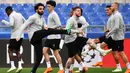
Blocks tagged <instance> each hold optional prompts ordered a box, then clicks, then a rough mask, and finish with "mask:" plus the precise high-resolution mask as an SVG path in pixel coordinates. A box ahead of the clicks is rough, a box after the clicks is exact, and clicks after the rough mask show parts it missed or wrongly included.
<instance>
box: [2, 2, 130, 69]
mask: <svg viewBox="0 0 130 73" xmlns="http://www.w3.org/2000/svg"><path fill="white" fill-rule="evenodd" d="M46 1H48V0H0V44H1V45H0V47H1V49H2V51H0V54H1V55H0V57H2V58H3V59H1V60H0V67H9V66H8V65H7V64H9V58H8V55H7V46H8V41H9V39H10V31H11V28H10V27H8V26H6V25H4V24H2V23H1V20H2V19H4V20H7V21H9V18H8V16H7V15H6V13H5V8H6V7H7V6H9V5H11V6H12V7H13V9H14V10H15V11H17V12H20V13H21V14H22V15H23V16H24V17H25V18H26V19H28V17H29V16H30V15H33V14H34V13H35V12H34V7H33V6H34V5H35V4H36V3H39V2H40V3H44V4H45V3H46ZM55 1H56V3H57V6H56V7H55V11H56V12H57V13H58V15H59V17H60V20H61V23H62V25H63V26H65V25H66V21H67V19H68V18H69V17H70V16H69V13H70V10H71V8H72V7H75V6H80V7H81V8H82V9H83V16H84V17H85V19H86V21H87V22H88V23H89V24H90V27H88V29H87V30H86V31H87V32H88V34H87V37H89V38H97V37H99V36H102V35H104V33H103V32H104V25H105V24H106V22H107V19H108V16H107V15H106V13H105V7H106V5H110V4H112V3H113V2H119V3H120V7H119V11H120V12H121V14H122V16H123V19H124V23H125V25H126V28H127V31H126V35H125V38H126V39H125V52H126V55H128V58H129V59H130V54H129V48H130V45H129V42H130V39H129V38H130V29H129V28H130V0H55ZM43 17H44V18H45V19H46V22H47V17H48V11H47V9H46V8H45V11H44V15H43ZM25 39H27V40H25V41H24V42H23V48H24V50H23V53H24V54H23V56H24V57H23V60H24V66H26V67H30V66H31V65H30V64H33V63H34V58H33V57H34V53H32V52H33V50H34V49H33V48H32V46H30V44H29V42H28V36H27V34H26V33H25ZM28 48H31V49H28ZM61 53H62V54H61V56H62V58H63V63H65V62H66V58H67V56H65V54H67V51H66V50H64V49H63V50H61ZM32 56H33V57H32ZM30 57H31V59H30ZM51 57H53V56H51ZM96 60H97V59H95V61H96ZM109 60H111V62H109ZM54 62H55V61H54ZM108 62H109V63H108ZM121 64H123V67H125V64H124V63H123V62H122V60H121ZM44 65H45V64H44ZM54 65H55V64H54ZM114 66H115V62H114V59H113V58H112V56H111V55H108V56H107V57H106V58H104V67H114Z"/></svg>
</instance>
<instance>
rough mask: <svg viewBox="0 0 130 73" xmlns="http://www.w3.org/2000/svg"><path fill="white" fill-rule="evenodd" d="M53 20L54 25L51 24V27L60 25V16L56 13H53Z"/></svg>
mask: <svg viewBox="0 0 130 73" xmlns="http://www.w3.org/2000/svg"><path fill="white" fill-rule="evenodd" d="M53 20H54V21H55V23H56V25H54V26H52V28H57V27H59V26H61V22H60V18H59V16H58V15H57V14H53Z"/></svg>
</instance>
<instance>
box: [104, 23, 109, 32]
mask: <svg viewBox="0 0 130 73" xmlns="http://www.w3.org/2000/svg"><path fill="white" fill-rule="evenodd" d="M108 32H109V29H108V25H107V24H106V25H105V29H104V34H107V33H108Z"/></svg>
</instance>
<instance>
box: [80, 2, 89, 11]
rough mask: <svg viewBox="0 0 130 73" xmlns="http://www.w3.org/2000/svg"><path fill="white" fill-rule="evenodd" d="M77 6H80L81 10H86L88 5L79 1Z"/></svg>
mask: <svg viewBox="0 0 130 73" xmlns="http://www.w3.org/2000/svg"><path fill="white" fill-rule="evenodd" d="M79 6H80V7H81V8H82V9H83V11H84V10H86V8H88V7H89V4H86V3H81V4H79Z"/></svg>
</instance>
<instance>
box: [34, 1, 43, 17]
mask: <svg viewBox="0 0 130 73" xmlns="http://www.w3.org/2000/svg"><path fill="white" fill-rule="evenodd" d="M44 8H45V6H44V5H43V4H42V3H38V4H36V5H35V7H34V9H35V11H36V12H37V13H38V14H39V15H43V13H44Z"/></svg>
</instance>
